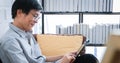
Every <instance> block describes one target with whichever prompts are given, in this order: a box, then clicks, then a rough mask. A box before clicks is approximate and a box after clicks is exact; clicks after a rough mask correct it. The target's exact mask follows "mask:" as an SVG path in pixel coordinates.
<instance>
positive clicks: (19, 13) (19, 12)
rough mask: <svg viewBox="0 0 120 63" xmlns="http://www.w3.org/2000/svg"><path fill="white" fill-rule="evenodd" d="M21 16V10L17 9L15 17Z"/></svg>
mask: <svg viewBox="0 0 120 63" xmlns="http://www.w3.org/2000/svg"><path fill="white" fill-rule="evenodd" d="M22 14H23V12H22V10H21V9H18V10H17V12H16V16H18V17H20V16H21V15H22Z"/></svg>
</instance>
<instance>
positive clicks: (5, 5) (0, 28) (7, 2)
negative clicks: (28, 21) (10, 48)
mask: <svg viewBox="0 0 120 63" xmlns="http://www.w3.org/2000/svg"><path fill="white" fill-rule="evenodd" d="M13 1H14V0H0V37H1V36H2V35H3V34H4V33H5V31H6V30H7V29H8V23H9V22H11V21H12V18H11V6H12V3H13Z"/></svg>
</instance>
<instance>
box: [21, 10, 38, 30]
mask: <svg viewBox="0 0 120 63" xmlns="http://www.w3.org/2000/svg"><path fill="white" fill-rule="evenodd" d="M39 18H40V11H36V10H31V11H30V12H29V13H28V14H24V16H23V20H22V26H23V29H24V30H25V31H29V30H31V29H32V27H33V26H34V25H35V23H37V21H38V20H39Z"/></svg>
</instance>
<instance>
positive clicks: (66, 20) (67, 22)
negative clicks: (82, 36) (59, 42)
mask: <svg viewBox="0 0 120 63" xmlns="http://www.w3.org/2000/svg"><path fill="white" fill-rule="evenodd" d="M78 19H79V15H78V14H75V15H73V14H72V15H71V14H69V15H66V14H60V15H56V14H53V15H51V14H50V15H45V28H44V29H45V34H46V33H51V34H56V25H61V26H63V27H66V26H71V25H73V24H74V23H78Z"/></svg>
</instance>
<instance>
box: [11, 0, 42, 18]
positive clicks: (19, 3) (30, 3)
mask: <svg viewBox="0 0 120 63" xmlns="http://www.w3.org/2000/svg"><path fill="white" fill-rule="evenodd" d="M18 9H20V10H22V12H23V13H25V14H28V13H29V12H30V11H31V10H42V6H41V5H40V4H39V3H38V1H37V0H15V2H14V3H13V5H12V10H11V11H12V18H13V19H14V18H15V17H16V13H17V10H18Z"/></svg>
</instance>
